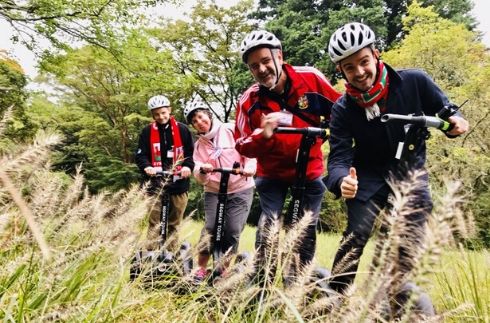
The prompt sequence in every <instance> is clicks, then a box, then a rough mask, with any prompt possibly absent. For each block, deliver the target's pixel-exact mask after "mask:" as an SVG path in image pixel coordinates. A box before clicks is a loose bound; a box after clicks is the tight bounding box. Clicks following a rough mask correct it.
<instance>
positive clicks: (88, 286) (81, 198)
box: [0, 141, 490, 322]
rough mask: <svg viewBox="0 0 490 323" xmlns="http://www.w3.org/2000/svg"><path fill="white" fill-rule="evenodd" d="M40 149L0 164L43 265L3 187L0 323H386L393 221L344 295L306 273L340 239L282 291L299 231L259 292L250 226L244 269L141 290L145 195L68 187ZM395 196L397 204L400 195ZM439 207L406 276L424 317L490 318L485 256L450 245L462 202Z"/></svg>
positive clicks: (285, 238) (460, 223)
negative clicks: (427, 300)
mask: <svg viewBox="0 0 490 323" xmlns="http://www.w3.org/2000/svg"><path fill="white" fill-rule="evenodd" d="M38 145H39V146H38V147H37V148H35V149H32V150H31V151H30V152H22V151H19V152H17V153H16V154H13V155H12V156H18V157H17V158H14V157H10V156H3V157H2V158H3V162H2V164H1V165H0V168H1V169H0V170H1V171H3V172H5V173H6V174H8V175H9V178H11V179H12V182H13V185H14V186H15V187H16V189H17V190H18V191H20V192H22V193H23V195H22V199H23V200H24V201H25V203H26V205H27V206H28V207H29V209H30V210H31V211H32V214H33V215H34V218H35V221H36V223H37V225H38V227H39V231H40V232H41V233H42V235H43V238H44V239H45V242H46V245H47V247H48V248H49V250H50V254H51V257H50V258H49V259H48V258H46V257H43V254H42V252H41V249H40V244H39V243H38V242H37V240H36V239H35V237H34V236H33V234H32V231H31V230H30V229H29V227H28V225H27V223H26V221H25V218H24V216H23V215H22V214H21V211H20V209H19V207H18V205H17V204H16V203H14V202H13V200H12V198H11V196H10V193H9V191H7V190H6V189H5V187H4V186H2V187H0V263H1V264H2V266H0V318H1V319H2V320H4V321H8V322H12V321H15V322H21V321H66V322H68V321H70V322H71V321H124V322H127V321H155V322H172V321H182V322H208V321H213V322H218V321H219V322H225V321H226V322H228V321H230V322H236V321H247V322H272V321H297V322H302V321H320V322H360V321H375V320H377V321H380V322H383V321H386V320H390V318H389V317H387V316H386V315H383V311H382V309H383V306H382V305H383V302H384V296H383V295H384V293H385V292H389V291H390V288H392V287H391V286H393V284H394V283H396V281H395V279H398V277H397V276H396V274H395V275H393V268H394V266H395V265H396V264H395V263H393V261H395V258H396V257H393V256H392V255H393V254H394V253H395V249H394V247H393V246H396V244H397V243H400V242H399V241H398V242H397V240H396V238H397V236H396V235H397V231H396V230H397V229H396V226H397V225H400V224H399V223H398V222H397V221H394V223H393V227H392V233H391V235H390V236H388V237H385V239H386V241H388V242H389V243H388V244H386V247H385V249H383V250H385V253H384V256H382V259H381V265H380V266H379V267H378V268H377V269H376V270H374V269H373V268H372V267H371V266H370V263H371V258H372V254H373V249H374V244H373V243H370V244H369V245H368V247H367V251H366V252H365V254H364V256H363V258H362V262H361V265H360V269H359V274H358V276H357V280H356V282H355V284H354V286H352V288H351V290H350V292H349V297H347V298H345V299H342V298H341V299H339V298H338V297H336V296H335V295H334V296H332V295H327V294H324V293H322V290H320V289H319V288H318V287H317V286H316V284H315V283H313V282H312V280H311V277H310V276H311V275H312V273H313V272H314V269H315V267H318V266H320V267H326V268H329V267H330V266H331V263H332V260H333V256H334V254H335V252H336V250H337V248H338V244H339V241H340V237H339V236H337V235H326V234H320V235H319V236H318V241H317V253H316V260H315V263H314V264H313V265H312V266H310V267H308V268H300V270H299V271H298V274H297V279H296V280H295V281H294V282H293V283H292V284H289V285H287V284H284V282H283V279H282V278H283V275H284V273H287V272H288V271H289V270H291V267H290V266H291V265H292V264H294V263H295V257H294V254H293V253H292V252H291V250H294V245H295V243H296V242H297V240H298V239H301V236H302V234H301V232H302V230H301V228H299V229H297V230H296V231H295V230H294V229H293V230H291V231H289V232H287V233H285V232H282V233H281V234H280V239H279V242H278V243H277V244H272V245H274V248H275V249H272V250H270V253H271V254H273V255H275V257H274V258H273V260H270V261H271V264H272V265H273V266H271V274H272V276H271V277H272V279H271V281H270V283H269V284H268V285H267V286H266V287H261V286H260V285H257V284H255V283H252V282H251V281H250V277H251V273H252V271H253V255H254V253H253V250H254V240H255V228H251V227H247V228H246V229H245V231H244V233H243V235H242V238H241V241H240V250H241V251H245V250H246V251H251V253H252V258H251V259H249V260H248V261H246V262H245V263H243V264H241V267H240V268H241V270H235V271H233V268H232V270H231V271H230V275H229V276H228V277H227V278H226V279H221V280H219V281H216V283H215V284H214V286H213V287H210V286H207V285H205V284H200V285H195V284H192V280H191V279H190V277H184V278H182V277H167V280H168V281H171V282H172V284H170V285H168V284H167V285H166V286H164V287H163V288H158V285H153V286H151V287H149V285H148V284H146V283H145V281H144V279H137V280H136V281H134V282H130V281H129V267H130V262H131V259H132V257H133V255H134V253H135V252H136V251H137V250H138V249H139V248H140V247H141V246H142V245H143V243H144V237H145V223H146V221H147V218H146V209H147V203H148V200H147V198H146V197H145V195H144V193H143V192H142V191H141V190H140V189H139V188H138V187H132V188H131V189H129V190H127V191H120V192H118V193H115V194H108V193H101V194H98V195H90V194H89V193H88V191H87V190H86V189H85V186H84V184H83V176H82V175H81V173H78V174H77V175H76V176H75V177H74V178H72V179H70V180H67V179H66V177H65V176H64V175H62V174H56V173H53V172H51V171H50V170H49V161H48V160H49V159H48V150H47V147H49V145H51V144H48V143H46V144H42V141H38ZM410 185H411V184H408V191H409V188H410ZM406 188H407V187H406ZM397 189H398V190H399V191H400V192H401V193H400V196H399V199H400V201H401V202H400V203H403V199H404V196H405V195H406V194H409V192H408V191H406V192H405V193H403V192H404V191H403V190H404V188H403V187H402V188H400V187H399V188H397ZM438 201H440V203H438V204H437V207H436V209H435V210H434V216H433V220H432V221H431V223H430V226H429V230H428V231H427V234H426V240H425V241H426V242H425V244H424V246H423V247H422V248H421V249H420V250H417V253H416V254H417V255H418V256H417V259H416V262H415V265H416V269H415V270H414V272H413V273H412V275H411V276H410V277H405V278H406V279H410V280H413V281H415V282H417V284H419V285H420V286H422V287H423V289H424V290H425V291H427V292H428V293H429V294H430V295H431V297H432V299H433V301H434V303H435V305H436V310H437V313H438V315H437V316H436V317H432V318H428V320H447V321H455V322H457V321H462V320H464V321H474V322H488V321H489V304H490V288H489V287H490V282H489V273H488V272H489V270H488V269H489V263H490V258H489V253H488V252H486V251H482V252H473V251H467V250H464V249H461V248H460V247H459V244H458V241H459V240H458V239H460V238H462V237H463V236H464V235H465V234H466V233H465V232H466V231H471V230H468V228H471V225H468V223H469V222H470V221H468V219H467V218H466V217H465V215H464V214H461V213H458V212H459V211H458V210H460V207H459V206H460V203H462V202H463V200H462V199H461V198H459V197H458V195H457V192H456V190H455V189H450V190H449V191H448V194H447V197H442V198H439V199H438ZM400 207H401V209H403V205H401V206H400ZM448 207H449V209H447V208H448ZM394 218H397V217H394ZM398 218H403V217H402V216H399V217H398ZM400 221H401V220H400ZM304 225H305V223H303V227H304ZM201 228H202V223H199V222H193V221H186V222H185V223H184V225H183V227H182V228H181V233H180V239H181V240H189V241H190V242H191V243H192V244H193V246H195V245H196V243H197V241H198V239H199V232H200V229H201ZM278 228H279V226H278V227H277V229H276V230H277V231H276V233H277V234H279V232H280V231H279V229H278ZM454 232H456V233H457V234H456V237H455V238H453V237H454V235H453V233H454ZM276 233H274V234H276ZM193 252H194V253H196V250H194V251H193ZM274 268H276V269H274ZM411 314H412V313H411V312H410V311H409V310H407V314H406V315H405V316H403V317H402V319H403V320H405V321H412V320H413V319H415V318H416V319H418V320H422V319H423V318H421V317H416V316H412V315H411Z"/></svg>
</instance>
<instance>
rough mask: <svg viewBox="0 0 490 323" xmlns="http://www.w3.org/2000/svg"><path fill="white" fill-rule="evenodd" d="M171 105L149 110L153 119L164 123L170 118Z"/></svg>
mask: <svg viewBox="0 0 490 323" xmlns="http://www.w3.org/2000/svg"><path fill="white" fill-rule="evenodd" d="M171 112H172V108H171V107H161V108H156V109H153V110H151V115H152V117H153V120H155V121H156V122H157V123H159V124H166V123H167V122H168V120H169V119H170V113H171Z"/></svg>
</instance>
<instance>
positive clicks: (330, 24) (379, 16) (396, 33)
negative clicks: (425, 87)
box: [253, 0, 476, 77]
mask: <svg viewBox="0 0 490 323" xmlns="http://www.w3.org/2000/svg"><path fill="white" fill-rule="evenodd" d="M412 2H413V1H398V0H349V1H340V0H339V1H337V0H335V1H330V0H329V1H308V0H286V1H275V0H261V1H259V7H258V10H257V12H256V13H255V14H254V15H253V17H255V18H258V19H262V20H265V21H266V25H265V27H266V28H267V29H269V30H270V31H272V32H274V33H276V34H277V36H278V37H279V38H280V39H281V40H282V42H283V47H284V50H285V57H286V59H287V60H288V61H289V62H290V63H292V64H295V65H314V66H316V67H318V68H320V69H322V70H323V71H324V72H325V73H327V74H328V75H330V76H331V77H334V76H335V70H334V66H333V64H331V63H330V61H329V59H328V56H327V54H326V51H325V49H326V47H327V45H328V41H329V38H330V35H331V34H332V33H333V32H334V31H335V30H336V29H337V28H338V27H340V26H341V25H343V24H345V23H347V22H350V21H362V22H364V23H366V24H367V25H369V26H370V27H372V28H373V30H374V31H375V33H376V35H377V37H378V39H379V43H378V47H380V48H381V49H384V48H390V47H391V46H393V45H394V44H395V43H396V42H397V41H399V40H400V39H403V37H404V35H405V30H404V29H403V28H402V27H403V25H402V17H403V16H405V15H406V12H407V5H409V4H411V3H412ZM420 3H421V4H422V5H423V6H428V5H432V4H433V5H434V6H435V10H436V12H438V13H439V14H440V15H441V16H443V17H445V18H449V19H451V20H454V21H456V22H464V24H465V26H467V27H468V28H473V27H474V26H475V25H476V23H475V20H474V18H472V17H471V16H470V11H471V9H472V4H471V1H470V0H452V1H437V0H436V1H434V0H423V1H420ZM338 76H339V75H337V77H338Z"/></svg>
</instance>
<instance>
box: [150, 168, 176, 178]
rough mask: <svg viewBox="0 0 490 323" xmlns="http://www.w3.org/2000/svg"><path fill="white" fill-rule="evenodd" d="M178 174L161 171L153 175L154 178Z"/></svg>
mask: <svg viewBox="0 0 490 323" xmlns="http://www.w3.org/2000/svg"><path fill="white" fill-rule="evenodd" d="M178 174H180V172H173V171H170V170H161V171H158V172H156V173H155V176H162V177H163V176H172V175H178Z"/></svg>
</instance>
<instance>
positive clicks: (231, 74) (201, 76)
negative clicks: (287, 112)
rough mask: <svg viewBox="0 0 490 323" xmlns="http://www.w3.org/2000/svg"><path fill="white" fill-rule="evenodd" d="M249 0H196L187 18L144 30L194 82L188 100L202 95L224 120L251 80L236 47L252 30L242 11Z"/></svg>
mask: <svg viewBox="0 0 490 323" xmlns="http://www.w3.org/2000/svg"><path fill="white" fill-rule="evenodd" d="M250 7H251V1H243V2H239V3H238V4H237V5H235V6H232V7H230V8H221V7H219V6H217V5H215V4H214V3H212V2H206V1H198V2H197V4H196V5H195V6H194V7H193V9H192V12H191V13H190V14H189V15H188V18H189V19H188V21H183V20H178V21H170V22H166V23H165V22H162V24H160V25H161V27H157V28H152V29H150V30H149V31H148V32H149V34H150V35H152V37H154V39H155V40H156V42H157V43H158V44H161V46H162V48H165V49H169V50H170V51H171V52H172V54H173V57H174V59H175V63H176V68H177V69H178V70H179V72H180V73H181V74H182V75H184V76H185V78H188V79H189V80H192V82H191V84H190V86H191V90H192V92H189V93H186V95H182V96H181V98H182V99H184V100H185V101H186V100H189V99H191V97H192V96H194V95H198V96H200V97H201V98H202V99H203V100H204V102H205V103H206V104H207V105H208V106H209V107H210V109H211V110H212V111H213V112H214V114H215V115H216V116H217V117H218V118H219V119H220V120H222V121H225V122H227V121H229V120H230V117H231V115H232V113H233V111H234V108H235V106H236V103H237V99H238V97H239V95H240V93H241V92H242V91H243V90H244V88H245V87H246V86H248V85H249V84H250V82H251V77H250V75H249V74H250V73H246V72H245V66H243V63H242V62H241V59H240V57H239V55H237V53H236V51H237V48H238V45H239V43H240V42H241V40H242V39H243V37H244V36H245V34H246V33H247V32H248V31H250V26H249V24H248V22H247V19H246V14H247V12H248V11H249V8H250Z"/></svg>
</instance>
